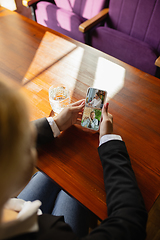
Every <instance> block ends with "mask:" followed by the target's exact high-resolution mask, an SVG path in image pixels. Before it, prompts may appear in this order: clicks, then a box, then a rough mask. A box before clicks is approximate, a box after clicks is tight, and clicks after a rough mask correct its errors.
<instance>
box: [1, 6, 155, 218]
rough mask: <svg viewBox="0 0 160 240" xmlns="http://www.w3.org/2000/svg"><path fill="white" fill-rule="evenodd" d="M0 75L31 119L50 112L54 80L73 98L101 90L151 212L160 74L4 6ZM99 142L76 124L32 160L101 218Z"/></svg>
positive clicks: (102, 195)
mask: <svg viewBox="0 0 160 240" xmlns="http://www.w3.org/2000/svg"><path fill="white" fill-rule="evenodd" d="M0 78H4V79H6V81H9V80H10V79H14V80H16V81H18V82H20V83H21V84H22V86H23V87H22V90H23V91H24V92H25V93H26V95H27V96H28V102H29V106H30V118H31V120H34V119H37V118H40V117H45V116H48V115H49V114H50V111H51V107H50V104H49V100H48V89H49V87H50V86H51V85H53V84H54V85H60V84H66V85H67V86H68V87H69V89H70V91H71V98H72V102H74V101H76V100H79V99H82V98H85V94H86V91H87V88H88V87H89V86H95V87H99V88H104V89H106V90H107V91H108V96H109V102H110V107H109V110H110V112H111V113H112V114H113V116H114V133H117V134H120V135H121V136H122V137H123V140H124V141H125V142H126V146H127V148H128V152H129V155H130V158H131V163H132V166H133V169H134V171H135V175H136V178H137V181H138V185H139V187H140V190H141V192H142V195H143V197H144V200H145V204H146V208H147V210H150V208H151V207H152V205H153V203H154V201H155V200H156V198H157V197H158V195H159V193H160V157H159V155H160V123H159V122H160V120H159V119H160V80H159V79H157V78H155V77H153V76H151V75H149V74H146V73H144V72H142V71H140V70H138V69H136V68H133V67H131V66H129V65H127V64H125V63H123V62H121V61H119V60H117V59H115V58H112V57H110V56H108V55H107V54H104V53H102V52H100V51H97V50H95V49H93V48H91V47H88V46H85V45H83V44H81V43H79V42H77V41H74V40H72V39H70V38H68V37H65V36H63V35H61V34H58V33H57V32H54V31H52V30H49V29H46V28H44V27H42V26H40V25H38V24H37V23H35V22H33V21H32V20H29V19H27V18H25V17H23V16H21V15H18V14H17V13H13V12H10V11H8V10H6V9H3V8H0ZM24 111H25V109H24ZM97 147H98V133H91V132H88V131H86V130H85V129H83V128H81V127H80V126H78V125H74V126H73V127H71V128H69V129H68V130H67V131H65V132H63V133H62V134H61V135H60V137H58V138H57V139H55V141H54V143H52V144H50V145H48V146H46V147H45V148H44V149H43V150H42V151H41V154H40V156H39V160H38V163H37V166H38V168H39V169H40V170H42V171H43V172H45V173H46V174H47V175H48V176H50V177H51V178H52V179H54V181H56V182H57V183H58V184H59V185H60V186H61V187H62V188H63V189H64V190H65V191H67V192H68V193H69V194H71V195H72V196H74V197H75V198H76V199H78V201H80V202H81V203H82V204H84V205H85V206H86V207H88V208H89V209H90V210H91V211H93V212H94V213H95V214H96V215H97V216H98V217H99V218H100V219H104V218H105V217H106V216H107V207H106V203H105V200H106V194H105V190H104V183H103V171H102V166H101V163H100V159H99V156H98V152H97Z"/></svg>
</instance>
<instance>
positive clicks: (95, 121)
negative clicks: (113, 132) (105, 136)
mask: <svg viewBox="0 0 160 240" xmlns="http://www.w3.org/2000/svg"><path fill="white" fill-rule="evenodd" d="M106 97H107V92H106V91H103V90H100V89H97V88H88V90H87V95H86V102H85V107H84V112H83V116H82V121H81V125H82V127H86V128H88V129H92V130H95V131H97V130H98V129H99V124H100V121H101V114H102V107H103V104H104V102H105V99H106Z"/></svg>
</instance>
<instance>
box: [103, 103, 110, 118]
mask: <svg viewBox="0 0 160 240" xmlns="http://www.w3.org/2000/svg"><path fill="white" fill-rule="evenodd" d="M108 105H109V103H105V104H104V105H103V108H102V115H103V118H104V117H107V116H108Z"/></svg>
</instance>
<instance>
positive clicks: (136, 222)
mask: <svg viewBox="0 0 160 240" xmlns="http://www.w3.org/2000/svg"><path fill="white" fill-rule="evenodd" d="M98 151H99V156H100V159H101V162H102V166H103V173H104V183H105V190H106V193H107V207H108V218H107V219H105V220H104V221H102V223H101V225H100V226H99V227H98V228H96V229H95V230H94V231H92V232H91V234H90V235H89V236H87V237H86V239H101V240H103V239H106V240H110V239H112V240H113V239H115V240H119V239H123V240H130V239H134V240H135V239H136V240H138V239H139V240H143V239H145V237H146V221H147V211H146V209H145V206H144V201H143V198H142V195H141V192H140V190H139V188H138V185H137V182H136V178H135V175H134V172H133V170H132V167H131V163H130V159H129V156H128V153H127V149H126V147H125V143H124V142H123V141H119V140H112V141H109V142H107V143H104V144H102V145H101V146H100V147H99V148H98Z"/></svg>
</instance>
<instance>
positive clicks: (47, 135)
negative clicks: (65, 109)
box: [32, 118, 54, 147]
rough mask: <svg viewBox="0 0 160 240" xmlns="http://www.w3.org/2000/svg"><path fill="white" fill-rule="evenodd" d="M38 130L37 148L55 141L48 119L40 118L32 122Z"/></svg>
mask: <svg viewBox="0 0 160 240" xmlns="http://www.w3.org/2000/svg"><path fill="white" fill-rule="evenodd" d="M32 124H34V125H35V127H36V129H37V147H40V146H41V145H42V144H46V143H48V142H51V141H52V140H53V139H54V136H53V132H52V129H51V127H50V125H49V123H48V121H47V119H46V118H40V119H38V120H35V121H33V122H32Z"/></svg>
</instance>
